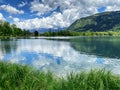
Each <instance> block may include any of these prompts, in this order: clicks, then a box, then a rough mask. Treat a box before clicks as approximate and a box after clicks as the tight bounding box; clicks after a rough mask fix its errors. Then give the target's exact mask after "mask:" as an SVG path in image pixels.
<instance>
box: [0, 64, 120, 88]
mask: <svg viewBox="0 0 120 90" xmlns="http://www.w3.org/2000/svg"><path fill="white" fill-rule="evenodd" d="M0 90H120V76H116V75H113V74H112V73H111V72H110V71H105V70H104V69H103V70H91V71H90V72H81V73H78V74H75V73H71V74H68V75H67V76H66V77H64V78H63V77H61V78H60V77H57V76H55V75H53V74H52V73H50V72H48V73H44V72H41V71H37V70H34V69H32V68H30V67H28V66H21V65H17V64H10V63H5V62H0Z"/></svg>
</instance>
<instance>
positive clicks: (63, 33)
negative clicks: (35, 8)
mask: <svg viewBox="0 0 120 90" xmlns="http://www.w3.org/2000/svg"><path fill="white" fill-rule="evenodd" d="M40 36H120V31H118V32H114V31H108V32H89V31H87V32H76V31H70V30H62V31H58V32H50V31H49V32H45V33H43V34H40Z"/></svg>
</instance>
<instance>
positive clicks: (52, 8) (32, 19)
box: [0, 0, 120, 29]
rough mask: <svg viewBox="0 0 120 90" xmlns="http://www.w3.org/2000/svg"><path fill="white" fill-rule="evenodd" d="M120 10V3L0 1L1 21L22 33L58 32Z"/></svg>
mask: <svg viewBox="0 0 120 90" xmlns="http://www.w3.org/2000/svg"><path fill="white" fill-rule="evenodd" d="M119 8H120V0H0V19H2V20H6V21H9V22H10V23H11V24H12V23H15V24H16V25H17V26H18V27H20V28H22V29H40V28H54V29H58V28H66V27H68V26H69V25H70V24H72V23H73V22H74V21H75V20H77V19H79V18H82V17H86V16H89V15H93V14H96V13H101V12H105V11H118V10H119Z"/></svg>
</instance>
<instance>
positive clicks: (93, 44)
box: [71, 37, 120, 58]
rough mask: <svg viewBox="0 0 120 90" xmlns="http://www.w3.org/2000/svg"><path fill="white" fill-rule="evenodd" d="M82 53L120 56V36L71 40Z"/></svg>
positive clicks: (72, 44) (109, 56)
mask: <svg viewBox="0 0 120 90" xmlns="http://www.w3.org/2000/svg"><path fill="white" fill-rule="evenodd" d="M71 46H72V47H73V48H74V49H75V50H77V51H80V52H81V53H85V54H89V55H96V56H101V57H107V58H120V37H84V38H83V37H82V38H76V39H72V40H71Z"/></svg>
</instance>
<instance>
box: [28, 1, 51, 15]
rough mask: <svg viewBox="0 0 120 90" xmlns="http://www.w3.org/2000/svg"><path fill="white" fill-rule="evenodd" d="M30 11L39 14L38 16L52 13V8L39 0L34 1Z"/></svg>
mask: <svg viewBox="0 0 120 90" xmlns="http://www.w3.org/2000/svg"><path fill="white" fill-rule="evenodd" d="M30 10H31V12H37V15H41V14H44V13H46V12H48V11H50V10H51V8H50V7H49V6H48V5H45V4H41V3H40V2H39V1H38V0H34V1H33V2H31V7H30Z"/></svg>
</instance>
